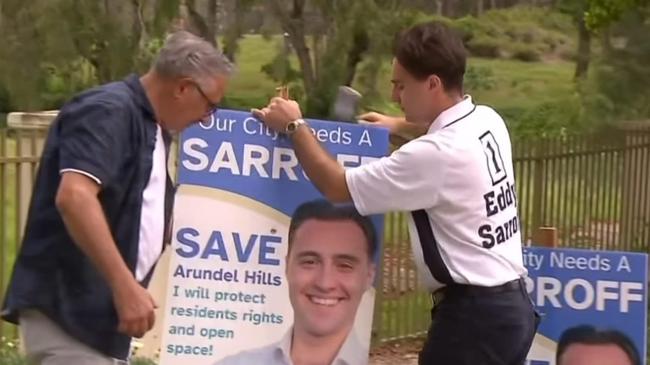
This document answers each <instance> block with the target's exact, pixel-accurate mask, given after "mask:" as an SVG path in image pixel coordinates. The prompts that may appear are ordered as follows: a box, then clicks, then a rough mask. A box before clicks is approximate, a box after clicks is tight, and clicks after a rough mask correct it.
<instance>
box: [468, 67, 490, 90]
mask: <svg viewBox="0 0 650 365" xmlns="http://www.w3.org/2000/svg"><path fill="white" fill-rule="evenodd" d="M495 85H496V80H495V79H494V72H492V69H491V68H490V67H486V66H471V65H470V66H469V67H468V68H467V71H466V72H465V80H464V86H465V88H466V89H467V91H468V93H473V92H475V91H476V90H490V89H492V88H493V87H494V86H495Z"/></svg>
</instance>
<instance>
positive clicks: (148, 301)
mask: <svg viewBox="0 0 650 365" xmlns="http://www.w3.org/2000/svg"><path fill="white" fill-rule="evenodd" d="M99 190H100V185H98V184H97V182H95V181H94V180H92V179H91V178H89V177H88V176H86V175H83V174H79V173H77V172H65V173H63V176H62V177H61V183H60V185H59V190H58V191H57V196H56V206H57V208H58V210H59V212H60V213H61V218H62V219H63V222H64V223H65V226H66V228H67V230H68V232H69V233H70V235H71V236H72V238H73V240H74V242H75V243H76V244H77V245H78V246H79V248H80V249H81V250H82V251H83V253H84V254H85V255H86V256H88V258H90V260H91V261H92V263H93V264H94V266H95V267H96V268H97V270H98V271H99V272H100V273H101V274H102V276H103V277H104V279H105V280H106V283H107V284H108V286H109V287H110V288H111V292H112V293H113V303H114V304H115V308H116V311H117V314H118V317H119V327H118V330H119V331H120V332H122V333H124V334H126V335H129V336H135V337H142V336H143V335H144V334H145V333H146V332H147V331H148V330H150V329H151V327H153V324H154V321H155V315H154V311H153V310H154V308H155V307H156V304H155V303H154V301H153V299H152V298H151V296H150V295H149V292H147V291H146V290H145V288H143V287H142V286H141V285H140V284H139V283H138V282H137V281H136V280H135V278H134V277H133V274H132V273H131V272H130V271H129V269H128V267H127V266H126V263H125V262H124V259H123V258H122V256H121V255H120V252H119V251H118V249H117V245H116V244H115V241H114V240H113V237H112V234H111V231H110V229H109V227H108V224H107V223H106V217H105V216H104V211H103V209H102V206H101V204H100V202H99V199H98V198H97V194H98V193H99Z"/></svg>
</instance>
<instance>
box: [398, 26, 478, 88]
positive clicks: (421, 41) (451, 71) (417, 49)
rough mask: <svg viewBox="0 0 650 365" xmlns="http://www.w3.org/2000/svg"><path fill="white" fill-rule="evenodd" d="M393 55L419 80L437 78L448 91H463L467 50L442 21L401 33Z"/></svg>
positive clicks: (414, 27)
mask: <svg viewBox="0 0 650 365" xmlns="http://www.w3.org/2000/svg"><path fill="white" fill-rule="evenodd" d="M393 55H394V56H395V58H397V61H398V62H399V63H400V65H402V67H404V68H405V69H406V70H407V71H408V72H409V73H410V74H411V75H413V76H414V77H415V78H416V79H419V80H423V79H425V78H427V77H428V76H429V75H437V76H438V77H439V78H440V79H441V80H442V82H443V86H444V87H445V90H459V91H461V92H462V90H463V76H464V75H465V63H466V58H467V51H466V50H465V46H464V45H463V41H462V40H461V38H460V37H459V36H458V35H457V34H456V33H454V32H453V31H452V30H451V29H450V28H448V27H447V26H446V25H444V24H442V23H440V22H428V23H422V24H418V25H415V26H413V27H411V28H409V29H406V30H405V31H403V32H401V33H399V34H398V35H397V37H396V39H395V44H394V47H393Z"/></svg>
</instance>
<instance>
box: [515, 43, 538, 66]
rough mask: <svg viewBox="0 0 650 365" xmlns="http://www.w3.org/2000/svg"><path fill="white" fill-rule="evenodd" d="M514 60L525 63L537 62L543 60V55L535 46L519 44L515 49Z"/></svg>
mask: <svg viewBox="0 0 650 365" xmlns="http://www.w3.org/2000/svg"><path fill="white" fill-rule="evenodd" d="M512 58H514V59H517V60H520V61H525V62H537V61H539V60H541V59H542V54H541V52H540V51H539V50H537V49H536V48H535V46H532V45H528V44H519V45H517V46H515V47H513V51H512Z"/></svg>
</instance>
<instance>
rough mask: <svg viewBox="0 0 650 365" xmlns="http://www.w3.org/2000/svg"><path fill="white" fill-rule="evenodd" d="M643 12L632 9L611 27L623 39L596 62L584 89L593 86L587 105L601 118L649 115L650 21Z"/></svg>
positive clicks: (643, 117)
mask: <svg viewBox="0 0 650 365" xmlns="http://www.w3.org/2000/svg"><path fill="white" fill-rule="evenodd" d="M648 19H650V17H648V16H647V15H644V14H643V13H641V12H633V13H629V14H628V15H626V16H624V17H623V18H622V21H621V22H620V23H619V25H618V26H617V27H616V28H615V29H614V30H615V31H616V33H617V34H616V35H617V36H618V37H620V38H621V39H625V42H623V44H622V45H619V46H617V47H613V49H611V50H610V51H609V52H607V53H606V54H605V55H604V57H603V59H602V60H601V61H600V62H599V63H598V64H597V65H596V68H595V70H594V73H593V80H592V83H591V84H589V85H588V86H587V87H586V89H587V90H594V91H595V92H597V95H595V96H594V95H593V92H592V96H591V97H592V98H595V99H596V100H598V102H591V103H590V104H589V105H590V108H591V109H595V110H596V111H597V112H594V113H593V114H594V115H599V116H600V117H601V118H605V119H611V120H614V119H618V120H631V119H648V118H650V93H648V87H647V85H648V84H650V69H649V68H648V66H647V65H648V64H650V38H648V36H647V35H648V34H650V24H649V23H648Z"/></svg>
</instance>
